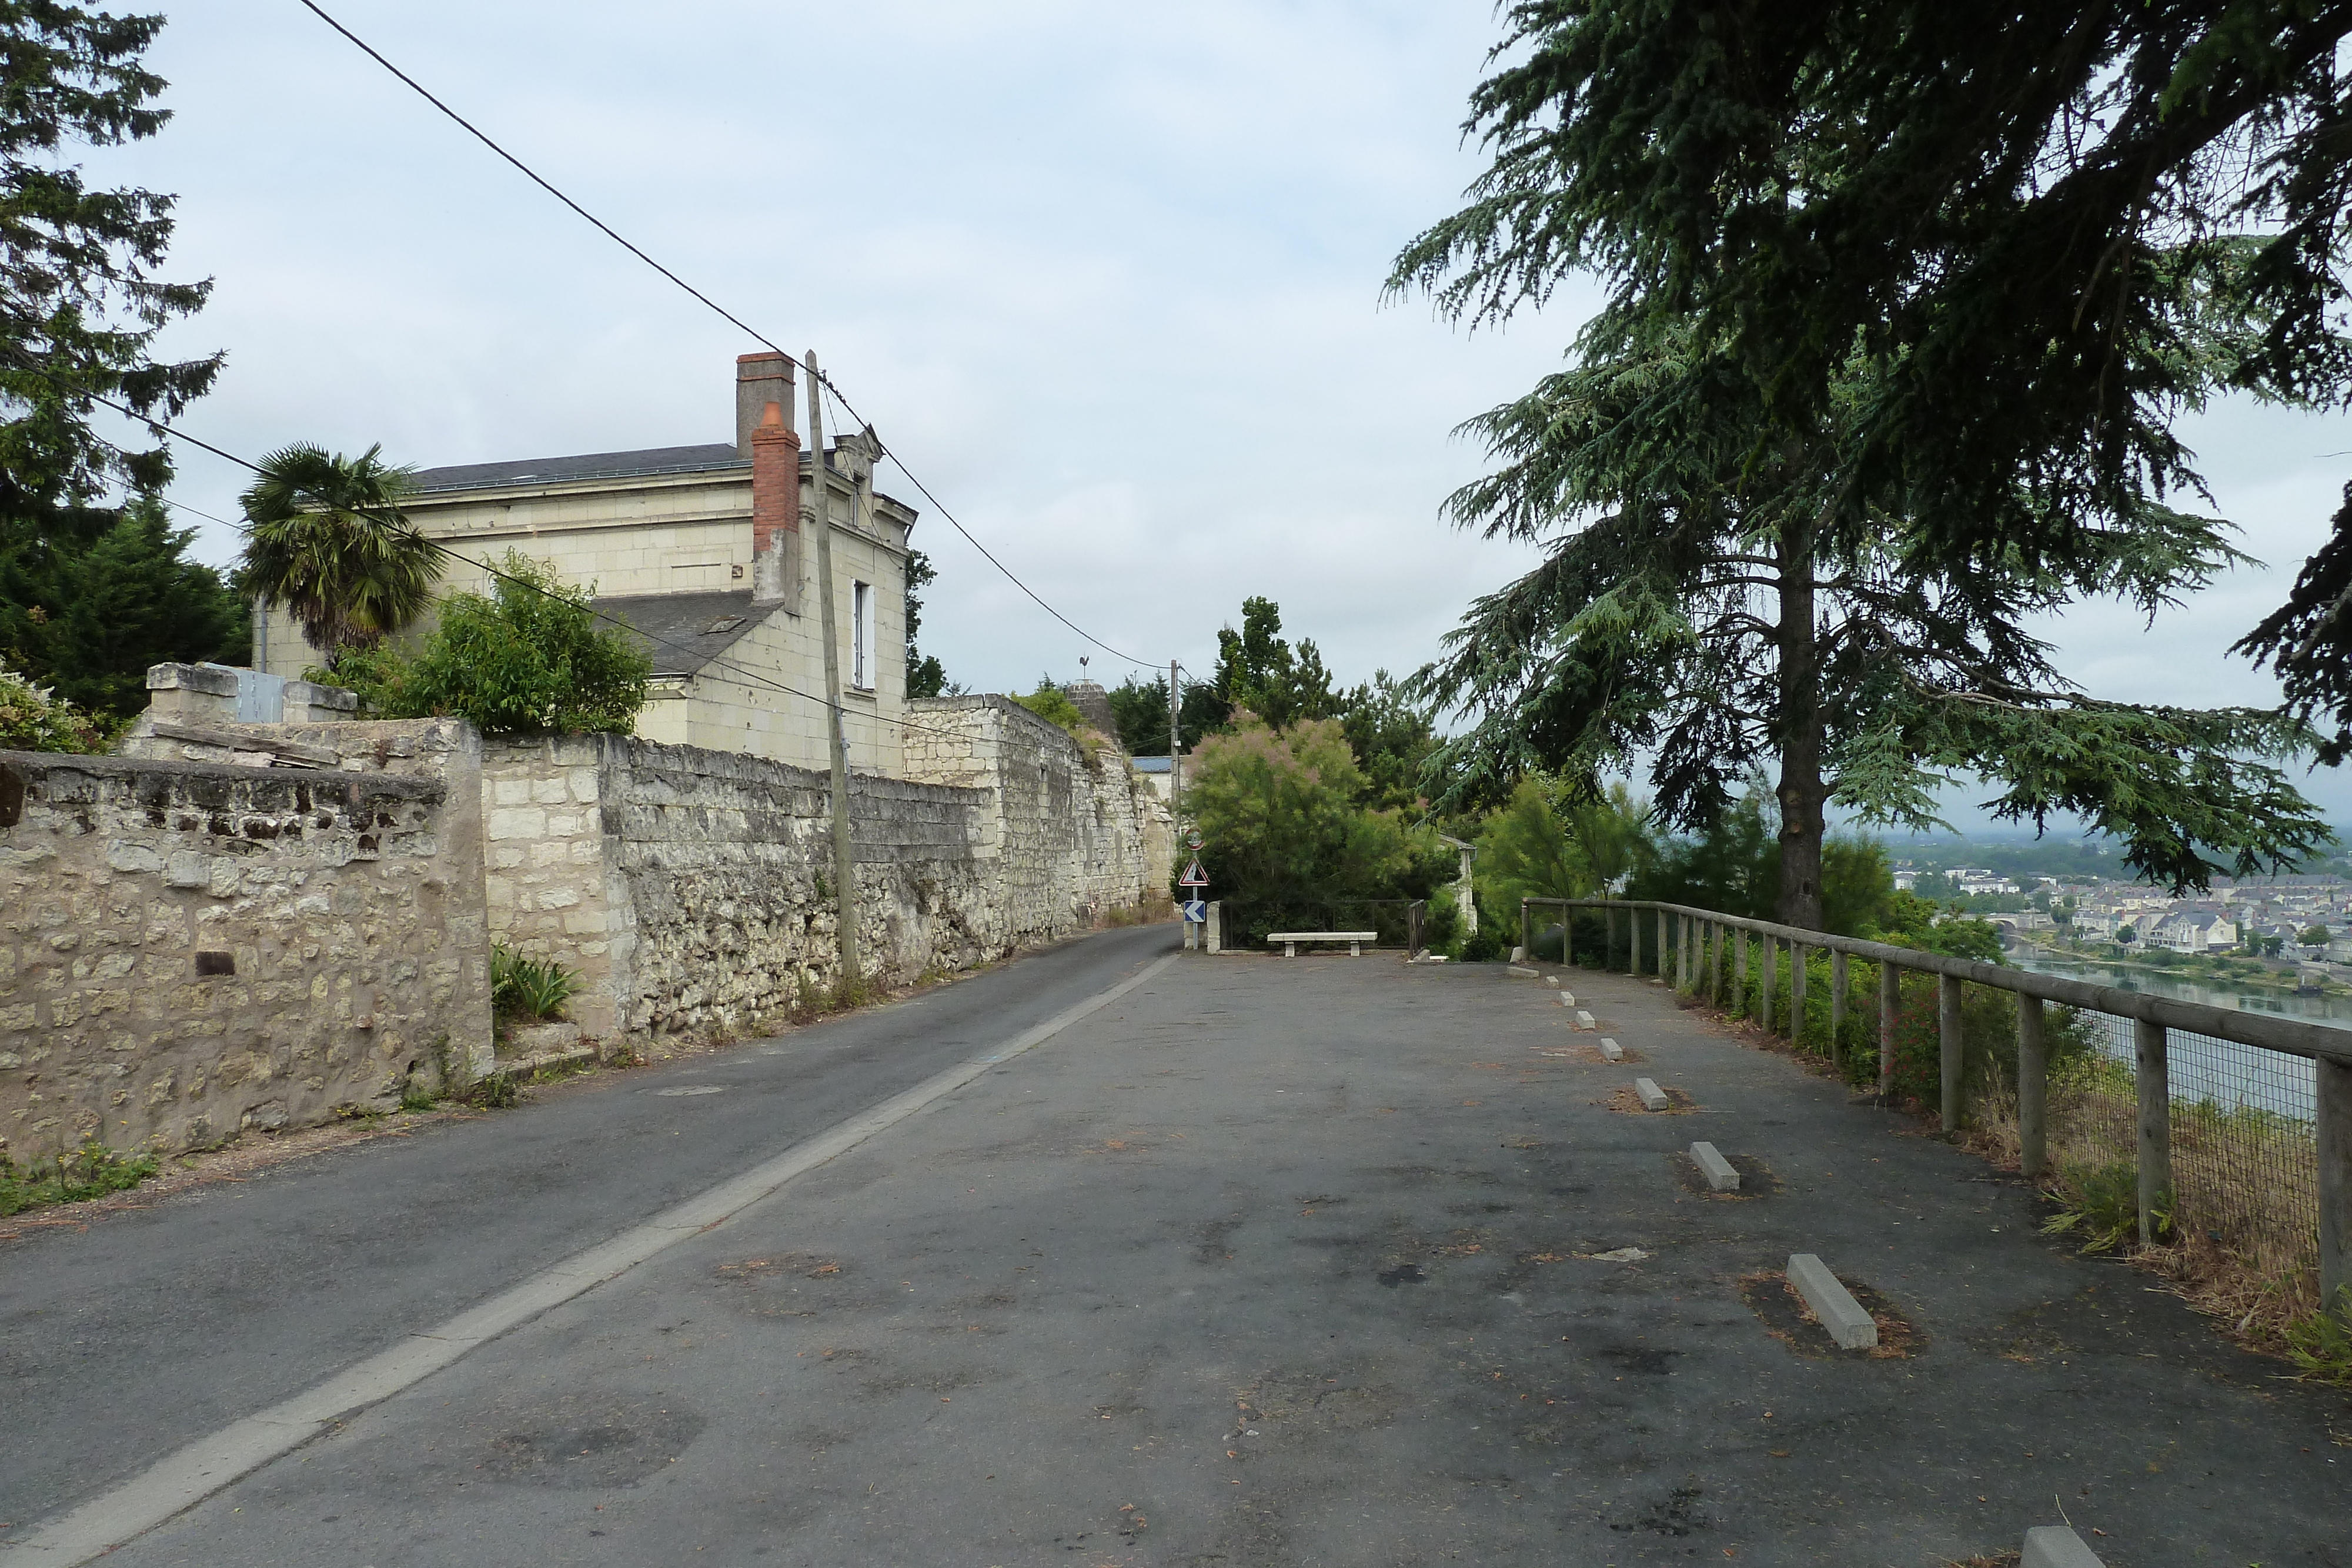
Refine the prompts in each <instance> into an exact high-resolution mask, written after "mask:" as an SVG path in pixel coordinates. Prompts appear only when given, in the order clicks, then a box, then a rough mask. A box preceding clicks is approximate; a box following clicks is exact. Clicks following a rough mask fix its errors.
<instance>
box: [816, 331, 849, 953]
mask: <svg viewBox="0 0 2352 1568" xmlns="http://www.w3.org/2000/svg"><path fill="white" fill-rule="evenodd" d="M808 410H809V473H810V476H811V477H812V479H813V480H814V484H813V485H812V486H810V491H811V496H812V497H813V499H812V504H811V507H810V511H811V514H812V515H811V517H810V519H809V521H810V528H811V531H812V532H813V533H814V534H815V535H816V578H817V584H816V601H817V605H818V607H819V612H820V631H821V633H822V634H823V636H824V716H825V733H826V734H827V736H828V737H830V738H831V741H832V747H833V898H834V906H835V915H834V924H835V926H836V927H837V928H838V930H839V932H840V935H841V977H840V978H839V979H838V980H836V981H835V985H834V989H835V993H836V994H838V993H842V992H845V991H847V990H848V989H849V988H851V987H853V986H855V985H856V984H857V862H856V860H855V859H853V858H852V857H851V854H850V844H849V737H848V734H847V732H846V730H845V728H844V727H843V725H842V722H841V646H840V643H839V642H838V640H837V637H836V634H835V616H834V609H833V599H834V580H833V496H832V491H831V489H830V487H829V482H828V481H827V480H826V478H825V471H824V382H822V381H821V380H820V379H819V377H818V374H817V368H816V350H814V349H811V350H809V351H808Z"/></svg>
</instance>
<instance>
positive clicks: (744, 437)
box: [735, 349, 794, 457]
mask: <svg viewBox="0 0 2352 1568" xmlns="http://www.w3.org/2000/svg"><path fill="white" fill-rule="evenodd" d="M770 403H773V404H775V405H776V406H777V407H778V408H779V409H782V411H783V419H784V428H785V429H786V430H791V429H793V428H794V426H793V361H792V357H791V356H790V355H788V354H779V353H777V352H776V351H775V350H772V349H764V350H761V351H760V352H759V353H756V354H743V355H740V356H738V357H737V359H736V361H735V454H736V455H737V456H739V457H749V456H751V433H752V432H753V431H755V430H757V429H759V428H760V421H761V419H762V418H764V417H766V415H767V412H768V405H769V404H770Z"/></svg>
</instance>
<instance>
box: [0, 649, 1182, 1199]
mask: <svg viewBox="0 0 2352 1568" xmlns="http://www.w3.org/2000/svg"><path fill="white" fill-rule="evenodd" d="M151 684H152V685H155V687H156V690H157V693H158V699H159V700H158V704H157V706H156V708H155V710H154V711H152V712H151V713H150V714H149V715H148V716H145V717H144V718H142V720H141V722H140V723H139V725H138V726H136V727H134V729H133V731H132V733H131V736H130V737H129V738H128V739H127V741H126V743H125V747H124V752H125V755H123V756H121V757H118V758H75V757H58V756H26V755H21V754H15V753H0V1148H5V1149H6V1150H8V1151H9V1152H11V1153H12V1154H16V1155H37V1154H46V1153H49V1152H54V1151H55V1150H57V1149H58V1148H62V1147H66V1146H70V1145H74V1144H77V1143H79V1142H80V1141H81V1140H82V1139H83V1138H85V1137H88V1136H93V1135H95V1136H98V1137H100V1138H101V1139H102V1140H103V1141H104V1142H106V1143H107V1144H109V1145H112V1146H115V1147H133V1146H149V1147H155V1148H161V1149H165V1150H173V1151H176V1150H181V1149H185V1148H190V1147H194V1146H200V1145H205V1144H208V1143H212V1142H216V1141H218V1140H220V1139H222V1138H225V1137H227V1136H229V1135H231V1134H235V1133H236V1131H238V1130H239V1129H240V1128H243V1127H247V1126H260V1127H278V1126H299V1125H304V1124H311V1123H316V1122H319V1121H322V1120H325V1119H326V1118H328V1117H330V1116H331V1115H333V1114H335V1113H336V1112H337V1111H338V1110H340V1109H345V1108H349V1107H377V1106H385V1105H389V1104H392V1103H396V1102H397V1100H398V1098H399V1097H400V1095H401V1093H402V1092H403V1091H404V1089H405V1088H410V1087H414V1088H415V1089H417V1090H419V1091H422V1092H436V1091H438V1090H440V1089H442V1088H443V1087H445V1086H454V1081H456V1080H458V1079H462V1078H466V1077H469V1076H478V1075H480V1074H482V1073H485V1072H488V1071H493V1070H495V1068H496V1066H497V1065H498V1062H497V1058H496V1056H495V1054H494V1051H493V1048H492V1044H491V1040H490V1027H489V1025H490V1017H489V976H488V957H489V946H490V942H491V940H492V939H493V938H497V939H500V940H504V941H507V942H509V943H511V944H512V945H514V946H516V947H517V948H519V949H520V950H522V951H524V952H527V953H530V954H533V955H537V956H548V957H553V958H556V959H559V960H560V961H562V963H564V964H565V965H567V966H569V967H572V969H573V970H575V971H576V972H577V973H578V974H579V976H580V977H581V982H582V989H581V991H580V993H579V994H578V995H577V997H576V998H575V999H574V1001H573V1002H572V1008H571V1012H572V1018H573V1019H574V1020H575V1021H576V1022H577V1024H578V1025H579V1026H580V1028H581V1030H582V1031H583V1033H585V1034H586V1035H587V1036H589V1037H590V1038H592V1039H593V1040H597V1041H599V1042H601V1043H602V1044H603V1045H604V1047H606V1048H608V1049H609V1048H610V1047H612V1046H614V1045H618V1044H621V1043H624V1042H627V1041H631V1040H648V1039H650V1038H651V1037H655V1036H659V1035H662V1034H665V1033H673V1032H678V1031H690V1032H694V1033H707V1032H710V1031H713V1030H747V1029H752V1028H756V1027H759V1026H761V1025H762V1024H764V1023H768V1022H771V1021H773V1020H775V1019H777V1018H778V1016H779V1015H781V1014H782V1013H784V1012H785V1011H787V1010H788V1009H791V1008H792V1007H793V1004H794V1003H795V1002H796V1001H797V1000H799V999H801V998H803V997H804V996H805V995H807V994H808V993H809V992H811V991H813V990H821V989H824V988H829V987H831V986H832V985H833V984H834V982H835V979H836V977H837V976H836V964H837V958H838V945H837V942H836V938H835V929H834V919H835V914H834V901H833V898H832V896H831V890H830V889H829V888H828V887H827V886H826V885H825V883H826V879H827V877H828V875H829V873H830V868H831V865H832V856H831V852H830V839H829V833H830V816H829V810H828V802H829V788H830V786H829V781H828V780H827V779H826V778H825V777H824V775H822V774H819V773H814V772H811V771H809V770H807V769H804V768H796V767H793V766H791V765H789V764H786V763H780V762H772V761H768V760H764V759H762V758H754V757H749V756H745V755H742V754H740V753H734V752H720V751H709V750H703V749H699V748H697V747H683V746H663V745H658V744H656V743H653V742H650V741H644V740H638V739H635V738H631V737H614V736H594V737H564V738H560V739H551V740H538V741H493V742H491V743H488V745H485V744H484V743H483V742H482V741H481V740H480V738H479V737H477V736H476V735H475V733H474V731H473V730H472V729H471V728H470V727H468V726H467V725H465V724H464V723H462V722H460V721H457V720H453V719H419V720H403V721H383V722H374V721H358V720H350V719H342V718H340V717H332V716H333V715H336V714H339V713H340V712H341V711H342V710H341V707H340V706H339V704H338V702H337V700H336V699H337V698H338V697H340V696H341V695H342V694H337V693H331V692H329V691H327V690H326V689H325V688H320V689H319V691H318V692H316V693H301V694H296V695H299V696H302V697H303V699H304V700H303V701H301V702H299V703H289V713H290V714H292V715H293V716H296V717H298V718H299V719H301V720H304V721H305V722H294V723H278V724H253V723H239V722H237V721H236V718H235V716H234V715H235V712H236V692H235V685H234V678H233V676H232V677H221V676H219V675H218V674H216V673H215V672H209V671H202V670H194V671H192V670H190V669H189V668H188V667H185V666H159V667H158V670H157V672H155V673H154V674H151ZM314 697H315V699H316V700H311V699H312V698H314ZM312 719H318V720H321V722H308V721H309V720H312ZM917 722H918V723H919V724H920V725H921V728H920V729H914V728H911V727H910V728H909V731H908V744H907V750H906V756H907V764H908V772H909V774H911V775H912V777H910V778H908V779H885V778H877V777H873V776H870V775H858V776H856V778H855V779H853V780H852V787H851V793H850V805H851V819H852V825H853V831H854V839H855V858H856V863H857V868H858V869H857V882H858V889H857V891H858V909H859V918H860V921H861V925H862V929H861V938H862V951H863V952H864V953H865V954H866V968H867V972H868V974H869V975H878V976H880V977H885V978H887V979H891V980H900V981H903V980H908V979H912V978H914V977H917V976H919V975H920V974H922V973H924V972H925V971H927V970H950V969H956V968H961V967H967V966H969V965H971V964H975V963H981V962H985V961H988V960H990V959H993V958H997V957H1001V956H1004V955H1006V954H1008V953H1011V952H1013V951H1014V950H1015V949H1017V948H1019V947H1022V946H1028V945H1032V944H1034V943H1038V942H1045V941H1051V940H1055V939H1056V938H1059V937H1063V936H1069V935H1071V934H1073V933H1074V932H1076V931H1080V930H1084V929H1087V927H1089V926H1091V925H1095V924H1097V923H1098V922H1099V921H1100V920H1101V919H1102V918H1103V917H1104V916H1106V915H1110V914H1112V913H1113V912H1116V911H1119V910H1123V909H1129V908H1133V907H1135V906H1136V905H1138V904H1142V903H1145V902H1146V901H1147V900H1149V899H1150V898H1152V897H1154V896H1156V895H1158V894H1160V893H1161V892H1162V891H1164V889H1165V887H1166V885H1167V881H1168V873H1169V853H1170V849H1171V831H1170V823H1169V819H1168V814H1167V810H1166V808H1165V807H1164V806H1162V805H1161V804H1160V801H1159V800H1158V799H1157V797H1156V796H1155V795H1154V794H1153V793H1152V791H1151V789H1150V787H1149V785H1147V784H1145V783H1144V782H1143V781H1142V780H1141V779H1140V777H1139V775H1137V774H1135V773H1134V772H1133V771H1132V770H1131V769H1130V768H1129V767H1128V765H1127V762H1126V758H1124V757H1123V756H1122V755H1121V754H1120V753H1119V752H1118V749H1117V747H1089V746H1081V745H1080V744H1079V743H1078V742H1077V741H1076V740H1074V739H1072V738H1071V737H1069V736H1068V735H1066V734H1065V733H1064V732H1063V731H1062V730H1061V729H1059V728H1058V727H1055V726H1054V725H1052V724H1049V723H1047V722H1046V721H1045V720H1043V719H1041V718H1039V717H1037V716H1035V715H1034V714H1032V713H1030V712H1029V711H1028V710H1027V709H1026V708H1024V707H1021V706H1019V705H1017V704H1014V703H1013V702H1010V701H1008V700H1006V699H1004V698H1002V697H963V698H950V699H944V700H940V701H934V702H929V703H925V704H923V705H921V712H920V715H919V717H918V720H917Z"/></svg>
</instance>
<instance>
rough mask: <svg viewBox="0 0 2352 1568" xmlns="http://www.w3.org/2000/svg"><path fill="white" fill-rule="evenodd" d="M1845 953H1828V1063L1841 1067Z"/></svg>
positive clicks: (1842, 1059)
mask: <svg viewBox="0 0 2352 1568" xmlns="http://www.w3.org/2000/svg"><path fill="white" fill-rule="evenodd" d="M1845 990H1846V967H1845V955H1844V954H1843V953H1842V952H1837V951H1832V953H1831V954H1830V1065H1831V1066H1832V1067H1843V1065H1844V1062H1845V1047H1844V1046H1843V1044H1841V1043H1840V1042H1839V1040H1838V1037H1839V1036H1840V1035H1841V1034H1843V1033H1844V1032H1845Z"/></svg>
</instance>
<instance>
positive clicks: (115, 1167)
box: [0, 1139, 158, 1216]
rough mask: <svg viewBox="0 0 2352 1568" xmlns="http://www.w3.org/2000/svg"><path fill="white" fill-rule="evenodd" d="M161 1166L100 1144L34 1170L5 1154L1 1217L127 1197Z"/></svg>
mask: <svg viewBox="0 0 2352 1568" xmlns="http://www.w3.org/2000/svg"><path fill="white" fill-rule="evenodd" d="M157 1166H158V1162H157V1160H156V1158H155V1156H154V1155H119V1154H116V1153H115V1152H114V1151H113V1150H112V1149H110V1148H108V1147H107V1146H106V1145H103V1144H100V1143H99V1142H97V1141H96V1140H95V1139H93V1140H91V1141H90V1142H89V1143H86V1144H84V1145H82V1146H81V1147H79V1148H78V1149H75V1150H73V1151H71V1152H70V1153H68V1154H62V1155H58V1156H57V1157H56V1158H55V1159H53V1160H37V1161H34V1162H33V1163H32V1164H30V1165H23V1166H20V1165H18V1164H17V1163H16V1161H14V1160H12V1159H10V1158H9V1157H8V1156H7V1155H5V1154H0V1216H5V1215H11V1214H22V1213H24V1212H25V1211H26V1209H28V1208H41V1207H47V1205H49V1204H53V1203H79V1202H80V1201H81V1200H82V1199H84V1198H89V1197H105V1196H106V1195H107V1194H108V1193H110V1192H124V1191H128V1190H129V1189H130V1188H131V1187H134V1186H138V1185H139V1184H140V1183H141V1182H142V1181H145V1180H146V1179H147V1178H148V1177H149V1176H153V1175H154V1174H155V1171H156V1169H157Z"/></svg>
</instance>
